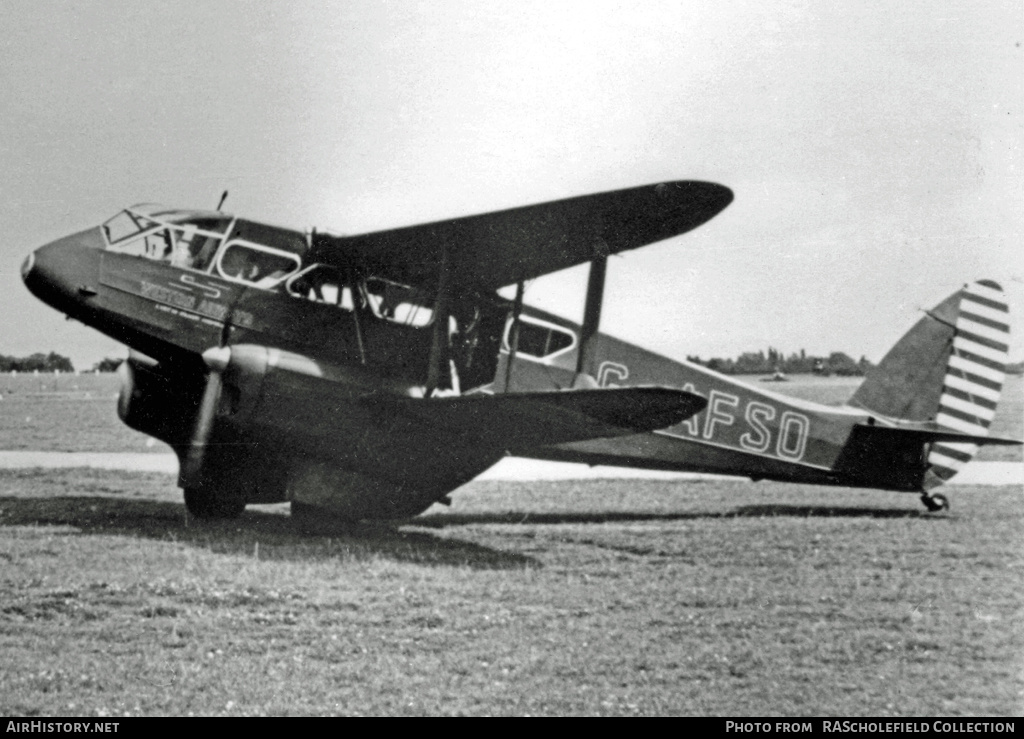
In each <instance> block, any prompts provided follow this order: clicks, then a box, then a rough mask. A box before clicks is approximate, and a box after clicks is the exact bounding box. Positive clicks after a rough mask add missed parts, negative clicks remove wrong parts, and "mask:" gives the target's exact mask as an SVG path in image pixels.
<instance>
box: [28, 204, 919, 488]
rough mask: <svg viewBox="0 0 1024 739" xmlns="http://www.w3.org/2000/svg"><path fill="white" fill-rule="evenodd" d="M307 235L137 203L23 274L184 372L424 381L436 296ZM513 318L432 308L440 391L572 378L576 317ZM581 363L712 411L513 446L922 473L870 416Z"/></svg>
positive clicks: (461, 307) (711, 463)
mask: <svg viewBox="0 0 1024 739" xmlns="http://www.w3.org/2000/svg"><path fill="white" fill-rule="evenodd" d="M309 246H310V239H309V237H308V236H307V235H306V234H304V233H302V232H299V231H295V230H290V229H284V228H278V227H273V226H268V225H265V224H260V223H256V222H253V221H247V220H244V219H239V218H234V217H232V216H229V215H226V214H222V213H219V212H204V211H178V210H169V209H164V208H160V207H159V206H137V207H134V208H129V209H127V210H126V211H124V212H122V213H121V214H118V215H117V216H115V217H114V218H112V219H110V220H109V221H107V222H106V223H105V224H104V225H102V226H99V227H96V228H92V229H88V230H85V231H82V232H80V233H77V234H74V235H72V236H69V237H66V238H64V239H60V240H58V241H55V242H53V243H51V244H48V245H46V246H44V247H41V248H40V249H38V250H37V251H36V252H35V253H34V254H33V255H32V256H31V257H30V258H29V260H27V261H26V265H25V268H24V269H23V275H24V279H25V282H26V285H27V286H28V287H29V289H30V290H31V291H32V292H33V293H34V294H35V295H37V296H38V297H39V298H40V299H42V300H43V301H45V302H47V303H48V304H50V305H51V306H53V307H54V308H56V309H57V310H60V311H62V312H64V313H66V314H67V315H68V316H70V317H72V318H75V319H77V320H79V321H81V322H83V323H85V324H87V325H90V326H92V327H94V328H96V329H98V330H99V331H101V332H103V333H104V334H106V335H108V336H110V337H112V338H114V339H116V340H118V341H120V342H122V343H124V344H125V345H127V346H128V347H130V348H132V349H134V350H136V351H138V352H140V353H142V354H144V355H146V356H148V357H151V358H152V359H153V360H155V362H157V363H159V364H163V365H166V366H169V367H178V368H183V370H182V371H183V372H184V374H182V375H181V376H184V375H187V372H188V371H189V370H188V368H190V367H191V368H193V369H194V371H195V373H196V375H197V376H198V375H199V374H201V372H202V366H201V360H200V356H201V354H202V352H204V351H206V350H207V349H209V348H211V347H217V346H229V347H230V346H238V345H257V346H265V347H271V348H273V349H275V350H281V351H284V352H287V353H289V354H292V355H296V356H302V357H306V358H308V359H309V360H310V361H311V362H312V363H313V364H314V365H319V366H321V367H323V368H335V370H331V371H327V370H326V369H325V370H323V371H321V375H322V376H324V377H326V376H328V375H331V373H332V372H333V373H334V375H338V376H343V375H345V371H344V369H345V368H351V369H352V370H353V371H354V372H356V373H358V374H359V376H360V377H361V378H363V379H362V381H363V382H369V383H371V384H372V383H377V385H378V388H379V389H380V390H381V391H384V392H394V393H400V394H415V393H416V392H417V391H418V389H422V388H423V387H424V385H425V383H426V382H427V379H428V374H429V362H430V356H431V339H432V335H435V334H436V333H437V332H435V331H434V330H433V328H432V326H433V323H434V315H433V314H434V309H435V307H436V306H435V301H434V296H433V295H431V294H429V293H428V292H425V291H423V290H421V289H418V288H416V287H415V286H409V285H403V284H398V283H395V282H392V281H389V280H387V279H384V278H382V277H379V276H376V275H373V274H366V273H363V272H359V271H357V270H351V271H346V270H345V269H343V268H339V267H338V266H337V265H338V260H335V263H334V265H333V266H327V265H323V264H316V263H309V262H308V261H307V256H308V253H309ZM512 314H513V304H512V302H511V301H509V300H505V299H503V298H501V297H500V296H498V295H497V294H494V293H491V294H486V295H485V294H478V293H471V294H460V295H458V296H455V298H454V299H453V300H452V301H451V305H450V306H449V309H448V310H447V311H446V315H447V320H448V323H449V325H448V327H447V330H446V331H444V334H445V335H446V336H447V342H448V345H447V347H446V358H447V360H448V361H446V362H445V363H444V367H445V370H446V371H444V372H443V373H442V377H441V379H440V383H439V385H438V388H437V390H438V391H439V392H443V393H462V394H468V393H503V392H517V391H538V390H551V391H559V390H565V389H568V388H571V387H572V386H573V385H574V381H575V380H576V374H577V372H576V370H577V353H578V348H579V334H580V327H579V326H577V325H575V324H573V323H572V322H569V321H566V320H564V319H561V318H558V317H556V316H553V315H550V314H546V313H543V312H541V311H538V310H533V309H530V308H528V307H527V308H525V309H524V310H523V313H522V316H521V318H520V319H519V328H518V331H517V332H516V333H517V334H518V342H517V344H516V346H515V347H514V348H513V347H510V346H509V341H510V336H511V335H513V333H512V331H511V326H512V323H513V321H514V318H513V315H512ZM435 343H436V342H435ZM513 349H514V350H513ZM589 362H590V366H587V367H585V368H584V371H585V372H586V373H587V374H588V375H590V376H591V377H592V378H593V380H594V381H596V383H597V385H598V386H601V387H615V386H637V385H661V386H668V387H673V388H678V389H682V390H686V391H690V392H693V393H697V394H699V395H702V396H704V397H706V398H707V400H708V405H707V407H706V409H705V410H704V411H702V412H701V413H699V414H697V415H695V416H692V417H690V418H688V419H687V420H685V421H683V422H682V423H680V424H678V425H676V426H673V427H671V428H666V429H662V430H659V431H654V432H648V433H642V434H636V435H633V436H626V437H616V438H609V439H594V440H590V441H583V442H573V443H567V444H560V445H553V446H539V447H527V448H521V449H520V448H515V449H509V450H507V451H508V452H509V453H512V454H517V455H523V456H529V457H535V458H542V459H552V460H562V461H572V462H585V463H589V464H604V465H617V466H625V467H643V468H650V469H663V470H687V471H703V472H711V473H720V474H731V475H742V476H747V477H751V478H755V479H760V478H768V479H777V480H794V481H797V480H799V481H806V482H813V483H820V484H845V485H864V486H871V487H883V488H889V489H896V490H907V491H910V490H917V489H918V487H919V485H920V476H921V474H923V459H922V458H921V455H922V449H921V446H920V444H917V445H916V446H915V445H909V446H907V447H906V448H890V449H881V450H880V449H877V448H867V447H865V448H858V449H856V450H854V451H853V452H851V444H850V442H851V436H852V435H853V434H854V429H855V427H856V426H857V425H858V424H864V423H872V422H875V421H876V420H882V422H883V423H884V419H874V418H871V414H869V413H868V412H865V411H862V410H857V409H853V408H847V407H828V406H821V405H817V404H813V403H807V402H803V401H799V400H796V399H793V398H788V397H785V396H782V395H778V394H776V393H772V392H770V391H767V390H764V389H763V388H758V387H752V386H750V385H746V384H744V383H741V382H738V381H736V380H733V379H731V378H728V377H725V376H722V375H719V374H717V373H715V372H712V371H710V370H708V369H706V368H704V367H700V366H697V365H693V364H690V363H687V362H679V361H675V360H672V359H669V358H666V357H663V356H660V355H657V354H655V353H653V352H650V351H646V350H644V349H642V348H640V347H637V346H634V345H631V344H629V343H627V342H624V341H621V340H619V339H616V338H613V337H610V336H606V335H599V336H598V340H597V341H596V343H595V345H594V347H593V351H592V352H591V354H590V359H589ZM367 378H370V379H367ZM363 390H365V387H364V388H363ZM149 432H150V433H155V434H159V429H156V431H155V432H154V431H149ZM165 440H166V439H165ZM169 441H170V440H169ZM854 446H856V445H854ZM861 446H862V447H863V445H861ZM868 446H869V447H870V445H868ZM851 454H853V455H854V456H853V457H851ZM493 461H494V460H493V459H490V458H487V459H486V460H481V461H480V464H484V462H486V463H487V464H491V463H493ZM469 469H475V467H473V466H470V467H467V470H469ZM467 474H468V473H467ZM463 476H464V475H463ZM460 479H461V478H460ZM462 481H464V480H462ZM460 484H461V483H460Z"/></svg>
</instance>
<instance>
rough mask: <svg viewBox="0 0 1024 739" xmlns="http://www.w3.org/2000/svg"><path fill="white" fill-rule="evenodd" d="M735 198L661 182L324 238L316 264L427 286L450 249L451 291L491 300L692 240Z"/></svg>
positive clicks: (316, 249) (723, 191) (705, 185)
mask: <svg viewBox="0 0 1024 739" xmlns="http://www.w3.org/2000/svg"><path fill="white" fill-rule="evenodd" d="M732 197H733V196H732V191H731V190H729V188H727V187H723V186H722V185H717V184H714V183H712V182H697V181H680V182H663V183H661V184H657V185H646V186H643V187H634V188H631V189H628V190H616V191H614V192H606V193H600V194H597V195H584V196H581V197H575V198H569V199H567V200H556V201H553V202H550V203H541V204H539V205H527V206H524V207H520V208H512V209H511V210H503V211H497V212H494V213H484V214H481V215H474V216H466V217H464V218H455V219H452V220H448V221H438V222H436V223H427V224H423V225H418V226H408V227H405V228H397V229H393V230H390V231H378V232H375V233H369V234H363V235H359V236H345V237H342V236H328V235H325V234H318V235H317V236H316V238H315V240H314V243H313V250H312V253H311V255H310V256H311V258H312V260H313V261H319V262H324V263H327V264H332V263H333V264H337V265H339V266H355V267H358V268H360V269H362V270H364V271H365V273H367V274H374V275H378V276H380V277H386V278H388V279H391V280H394V281H396V282H403V283H405V284H408V285H414V286H419V287H429V286H431V285H433V284H434V283H435V282H436V280H437V276H438V267H439V265H440V263H441V258H442V253H443V252H444V250H445V248H447V250H448V260H449V265H450V267H451V270H452V271H451V275H452V280H453V281H454V282H456V283H458V284H460V285H462V286H464V287H470V288H475V289H479V290H481V291H485V290H486V291H491V290H496V289H497V288H499V287H503V286H505V285H510V284H513V283H516V282H520V281H524V280H530V279H533V278H534V277H539V276H540V275H544V274H548V273H549V272H555V271H557V270H560V269H565V268H566V267H572V266H575V265H577V264H583V263H584V262H587V261H590V260H591V259H593V258H594V257H595V256H597V255H600V254H616V253H618V252H621V251H626V250H628V249H635V248H637V247H640V246H644V245H645V244H650V243H653V242H655V241H661V240H662V239H667V238H669V237H671V236H676V235H678V234H681V233H685V232H686V231H689V230H691V229H693V228H696V227H697V226H699V225H701V224H702V223H704V222H705V221H708V220H710V219H711V218H713V217H714V216H715V215H717V214H718V213H719V212H720V211H721V210H722V209H723V208H725V207H726V206H727V205H728V204H729V203H730V202H732Z"/></svg>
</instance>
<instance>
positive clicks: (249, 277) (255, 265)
mask: <svg viewBox="0 0 1024 739" xmlns="http://www.w3.org/2000/svg"><path fill="white" fill-rule="evenodd" d="M299 267H300V261H299V257H298V255H296V254H291V253H290V252H286V251H281V250H279V249H272V248H271V247H269V246H261V245H260V244H251V243H248V242H245V241H232V242H231V243H230V244H228V245H227V246H226V247H225V248H224V250H223V251H222V252H221V253H220V256H219V257H218V258H217V272H218V273H219V274H220V276H221V277H223V278H225V279H227V280H231V281H232V282H244V283H246V284H248V285H254V286H256V287H261V288H264V289H271V288H273V287H276V286H277V285H280V284H281V283H282V282H284V281H285V280H286V279H288V278H289V277H290V276H291V275H293V274H295V273H296V272H298V271H299Z"/></svg>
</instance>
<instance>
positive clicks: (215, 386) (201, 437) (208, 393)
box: [180, 346, 231, 488]
mask: <svg viewBox="0 0 1024 739" xmlns="http://www.w3.org/2000/svg"><path fill="white" fill-rule="evenodd" d="M230 361H231V348H230V347H227V346H216V347H212V348H210V349H207V350H206V351H205V352H203V362H205V363H206V368H207V370H208V371H207V375H206V387H205V388H204V389H203V397H202V400H200V401H199V412H198V413H197V414H196V424H195V428H194V429H193V431H192V441H191V442H190V444H189V448H188V452H187V453H186V454H185V459H184V460H183V461H182V464H181V474H180V484H181V486H182V487H183V488H189V487H193V486H194V485H195V483H196V482H198V477H199V473H200V471H201V470H202V468H203V457H204V455H205V454H206V445H207V443H208V442H209V440H210V432H212V431H213V420H214V416H215V415H216V413H217V406H218V404H219V403H220V394H221V390H222V388H223V387H224V370H225V369H227V366H228V363H229V362H230Z"/></svg>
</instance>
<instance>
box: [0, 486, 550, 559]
mask: <svg viewBox="0 0 1024 739" xmlns="http://www.w3.org/2000/svg"><path fill="white" fill-rule="evenodd" d="M400 523H404V522H400ZM0 526H72V527H74V528H76V529H78V530H79V532H80V533H81V534H102V535H115V536H117V535H119V536H133V537H143V538H147V539H153V540H158V541H175V542H183V543H187V544H192V545H195V546H199V547H202V548H204V549H207V550H209V551H212V552H217V553H222V554H242V555H246V556H252V555H253V553H254V551H257V547H256V545H257V544H258V552H259V557H260V559H268V560H285V561H310V560H321V559H338V558H341V559H356V560H361V559H367V560H369V559H389V560H394V561H398V562H412V563H416V564H425V565H456V566H467V567H471V568H475V569H496V570H500V569H522V568H524V567H527V566H540V563H539V562H536V561H535V560H534V559H533V558H531V557H527V556H524V555H521V554H514V553H509V552H502V551H498V550H495V549H490V548H488V547H484V546H480V545H478V544H473V543H470V542H465V541H458V540H453V539H448V538H445V537H439V536H434V535H432V534H428V533H421V532H415V531H402V530H401V529H400V528H399V526H398V524H396V523H377V524H369V523H367V524H358V525H352V526H348V527H345V528H344V529H342V528H338V529H337V530H336V531H333V532H331V533H330V534H323V535H311V534H308V533H300V532H299V531H297V529H296V527H295V525H294V522H292V520H291V518H290V517H289V516H286V515H281V514H277V513H268V512H264V511H253V510H247V511H246V512H245V513H243V514H242V515H241V516H240V517H239V518H236V519H232V520H226V521H196V520H195V519H192V520H187V519H186V516H185V508H184V506H182V505H181V504H178V503H165V502H158V501H150V500H118V499H114V498H106V497H84V496H74V497H72V496H61V497H48V498H17V497H0Z"/></svg>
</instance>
